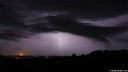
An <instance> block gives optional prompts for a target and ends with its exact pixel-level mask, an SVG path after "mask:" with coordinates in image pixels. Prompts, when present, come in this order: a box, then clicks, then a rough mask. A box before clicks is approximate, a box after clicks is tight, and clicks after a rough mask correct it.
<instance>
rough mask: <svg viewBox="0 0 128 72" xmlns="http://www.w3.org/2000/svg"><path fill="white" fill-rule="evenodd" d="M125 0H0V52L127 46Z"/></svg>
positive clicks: (84, 51)
mask: <svg viewBox="0 0 128 72" xmlns="http://www.w3.org/2000/svg"><path fill="white" fill-rule="evenodd" d="M127 5H128V0H120V1H118V0H86V1H84V0H0V54H1V55H17V54H19V53H23V54H25V55H52V56H58V55H59V56H60V55H66V56H67V55H72V54H73V53H76V54H77V55H81V54H87V53H90V52H91V51H95V50H106V49H108V50H120V49H128V6H127Z"/></svg>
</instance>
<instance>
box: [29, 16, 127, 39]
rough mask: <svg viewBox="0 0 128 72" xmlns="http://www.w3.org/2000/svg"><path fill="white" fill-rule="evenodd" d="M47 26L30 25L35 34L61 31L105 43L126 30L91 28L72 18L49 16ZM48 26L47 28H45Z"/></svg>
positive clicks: (125, 27)
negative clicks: (110, 37)
mask: <svg viewBox="0 0 128 72" xmlns="http://www.w3.org/2000/svg"><path fill="white" fill-rule="evenodd" d="M47 19H48V21H49V22H48V23H47V24H45V25H44V24H36V25H34V26H33V25H32V26H31V28H32V30H33V31H35V32H47V31H48V32H50V31H61V32H69V33H73V34H76V35H81V36H85V37H91V38H95V39H99V40H101V41H107V40H106V39H105V38H106V37H108V36H112V35H115V34H118V33H121V32H125V31H127V30H128V27H127V26H125V25H124V26H117V27H98V26H92V25H91V24H88V23H86V24H85V23H84V24H82V23H79V22H77V21H75V20H73V18H69V17H65V16H49V17H47ZM46 25H48V26H46Z"/></svg>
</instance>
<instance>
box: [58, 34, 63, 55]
mask: <svg viewBox="0 0 128 72" xmlns="http://www.w3.org/2000/svg"><path fill="white" fill-rule="evenodd" d="M58 39H59V44H60V50H61V54H62V55H63V50H62V49H63V46H62V42H61V37H60V33H59V34H58Z"/></svg>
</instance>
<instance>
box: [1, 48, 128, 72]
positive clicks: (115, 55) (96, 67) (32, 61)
mask: <svg viewBox="0 0 128 72" xmlns="http://www.w3.org/2000/svg"><path fill="white" fill-rule="evenodd" d="M17 57H18V58H17ZM112 70H123V71H122V72H128V51H127V50H120V51H107V50H106V51H95V52H92V53H90V54H88V55H81V56H76V55H73V56H71V57H43V56H42V57H30V56H28V57H27V56H26V57H20V56H15V57H7V56H0V72H5V71H8V72H13V71H17V72H20V71H22V72H29V71H35V72H38V71H41V72H43V71H51V72H56V71H58V72H62V71H70V72H71V71H73V72H74V71H77V72H81V71H94V72H96V71H102V72H112Z"/></svg>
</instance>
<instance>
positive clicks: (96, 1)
mask: <svg viewBox="0 0 128 72" xmlns="http://www.w3.org/2000/svg"><path fill="white" fill-rule="evenodd" d="M29 1H31V2H29ZM29 1H28V2H29V3H28V6H27V7H28V8H29V9H32V10H38V11H42V10H46V11H53V10H63V11H67V12H69V13H71V14H73V15H78V16H84V17H86V18H107V17H115V16H118V15H120V14H123V13H127V11H128V9H127V0H121V1H117V0H86V1H85V0H63V1H62V0H36V1H35V0H29Z"/></svg>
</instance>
